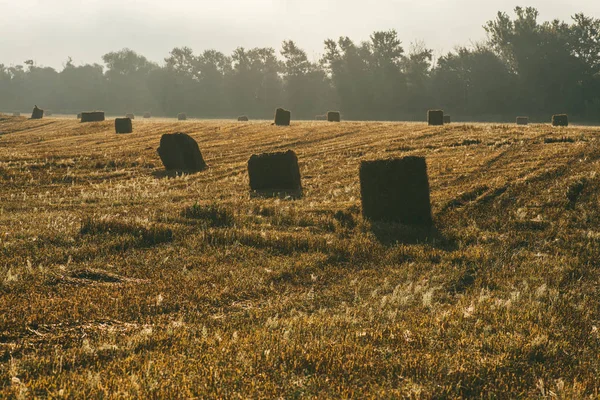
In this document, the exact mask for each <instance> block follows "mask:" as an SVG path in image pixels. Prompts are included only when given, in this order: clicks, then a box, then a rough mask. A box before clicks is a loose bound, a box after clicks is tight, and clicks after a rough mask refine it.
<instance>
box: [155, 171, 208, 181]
mask: <svg viewBox="0 0 600 400" xmlns="http://www.w3.org/2000/svg"><path fill="white" fill-rule="evenodd" d="M202 171H204V170H202ZM202 171H185V170H165V169H161V170H159V171H154V172H152V176H153V177H155V178H156V179H169V178H178V177H181V176H184V175H195V174H198V173H200V172H202Z"/></svg>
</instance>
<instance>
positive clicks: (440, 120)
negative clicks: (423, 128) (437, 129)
mask: <svg viewBox="0 0 600 400" xmlns="http://www.w3.org/2000/svg"><path fill="white" fill-rule="evenodd" d="M427 123H428V124H429V125H435V126H437V125H444V111H443V110H429V111H427Z"/></svg>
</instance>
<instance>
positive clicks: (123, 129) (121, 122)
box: [115, 118, 133, 133]
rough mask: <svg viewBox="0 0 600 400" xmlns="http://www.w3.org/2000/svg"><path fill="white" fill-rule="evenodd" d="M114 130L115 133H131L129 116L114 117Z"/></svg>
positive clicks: (131, 127)
mask: <svg viewBox="0 0 600 400" xmlns="http://www.w3.org/2000/svg"><path fill="white" fill-rule="evenodd" d="M115 132H116V133H132V132H133V124H132V123H131V118H117V119H115Z"/></svg>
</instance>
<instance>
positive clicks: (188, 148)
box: [158, 133, 207, 172]
mask: <svg viewBox="0 0 600 400" xmlns="http://www.w3.org/2000/svg"><path fill="white" fill-rule="evenodd" d="M158 155H159V156H160V159H161V161H162V163H163V165H164V166H165V169H167V170H174V171H187V172H198V171H202V170H204V169H206V168H207V165H206V163H205V162H204V158H202V153H201V152H200V148H199V147H198V143H196V141H195V140H194V139H193V138H192V137H191V136H189V135H187V134H185V133H173V134H165V135H162V137H161V138H160V147H159V148H158Z"/></svg>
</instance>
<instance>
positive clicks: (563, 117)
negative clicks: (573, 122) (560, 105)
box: [552, 114, 569, 126]
mask: <svg viewBox="0 0 600 400" xmlns="http://www.w3.org/2000/svg"><path fill="white" fill-rule="evenodd" d="M552 126H569V116H568V115H567V114H556V115H553V116H552Z"/></svg>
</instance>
